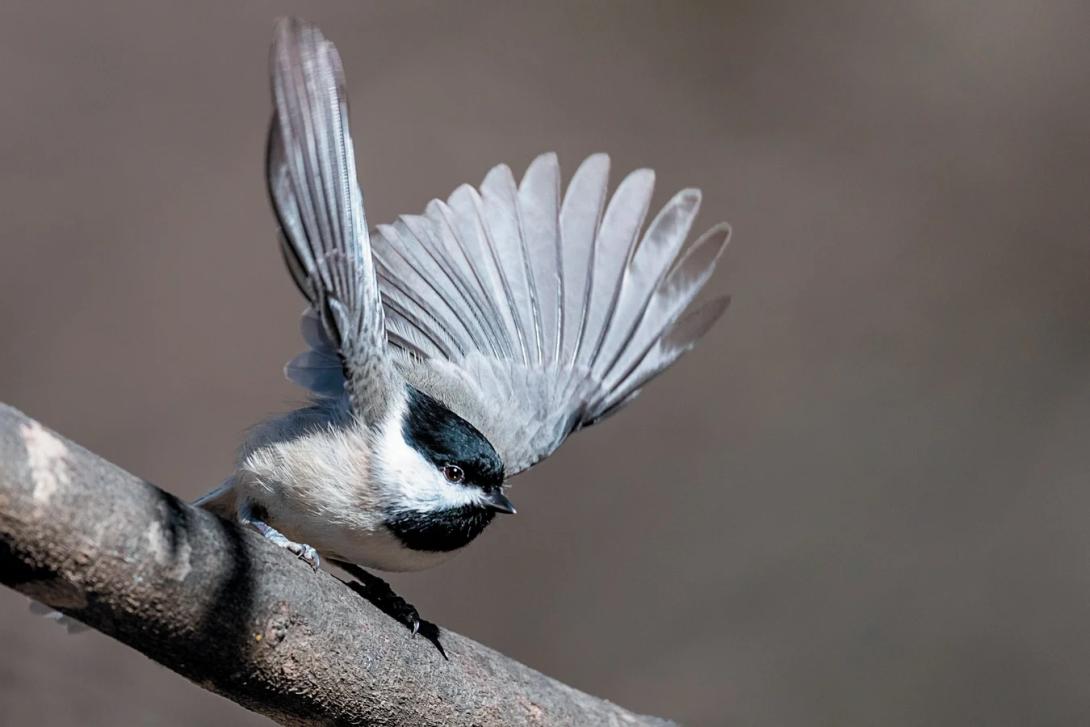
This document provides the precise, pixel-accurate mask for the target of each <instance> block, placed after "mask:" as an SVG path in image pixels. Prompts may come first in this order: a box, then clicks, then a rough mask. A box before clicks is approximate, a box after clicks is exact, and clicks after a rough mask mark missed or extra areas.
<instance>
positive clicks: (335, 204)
mask: <svg viewBox="0 0 1090 727" xmlns="http://www.w3.org/2000/svg"><path fill="white" fill-rule="evenodd" d="M270 66H271V72H272V91H273V103H274V106H275V111H274V114H273V119H272V125H271V127H270V129H269V142H268V156H267V165H268V167H267V172H268V184H269V193H270V196H271V197H272V201H273V206H274V208H275V209H276V214H277V218H278V219H279V222H280V230H281V233H282V234H281V244H282V250H283V252H284V258H285V260H286V262H287V264H288V268H289V270H290V271H291V273H292V277H293V278H294V279H295V282H296V284H297V285H298V286H299V288H300V290H302V291H303V293H304V295H306V297H307V299H308V300H309V301H310V306H311V308H310V309H309V310H308V312H307V314H305V315H304V318H303V332H304V336H305V337H306V338H307V341H308V343H310V344H311V346H312V348H313V349H314V350H312V351H309V352H308V353H306V354H303V356H300V357H298V358H296V359H294V360H293V361H292V362H291V363H289V364H288V368H287V372H288V376H289V378H291V379H292V380H294V381H297V382H299V383H302V384H303V385H305V386H307V387H308V388H311V389H312V390H314V391H315V392H316V393H318V394H321V395H329V396H343V395H345V394H346V393H347V395H348V398H349V400H350V402H351V405H352V407H353V410H354V411H356V413H357V414H359V415H360V416H361V417H362V418H363V420H364V421H365V422H366V423H368V424H375V423H377V422H378V421H379V420H380V419H381V418H382V417H383V415H384V412H385V407H386V405H387V402H388V401H389V400H390V399H391V397H390V396H389V393H390V390H391V387H393V386H396V376H397V374H396V372H395V369H394V367H393V366H392V364H391V363H390V358H389V355H388V352H387V346H386V330H385V322H384V316H383V308H382V301H381V298H380V293H379V287H378V282H377V280H376V277H375V266H374V263H373V261H372V259H371V243H370V240H369V237H368V232H367V222H366V220H365V219H364V213H363V196H362V193H361V192H360V187H359V183H358V181H357V179H356V162H355V156H354V152H353V149H352V138H351V136H350V134H349V128H348V102H347V98H346V95H345V84H344V72H343V70H342V68H341V61H340V58H339V56H338V55H337V50H336V48H334V46H333V44H332V43H330V42H329V41H327V40H326V39H325V38H324V37H323V36H322V34H321V32H320V31H319V30H318V29H317V28H315V27H314V26H311V25H309V24H306V23H303V22H302V21H299V20H296V19H285V20H282V21H280V22H279V24H278V25H277V28H276V39H275V41H274V42H273V47H272V55H271V58H270Z"/></svg>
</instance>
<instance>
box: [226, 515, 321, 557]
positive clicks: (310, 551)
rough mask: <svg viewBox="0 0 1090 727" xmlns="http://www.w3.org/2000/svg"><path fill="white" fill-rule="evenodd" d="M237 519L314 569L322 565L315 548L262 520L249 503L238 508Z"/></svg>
mask: <svg viewBox="0 0 1090 727" xmlns="http://www.w3.org/2000/svg"><path fill="white" fill-rule="evenodd" d="M238 519H239V522H241V523H243V524H245V525H249V526H250V527H251V528H253V529H254V530H256V531H257V532H259V533H261V535H262V536H264V537H265V538H266V539H267V540H269V541H271V542H272V543H273V544H274V545H279V546H280V547H281V548H284V549H285V550H287V551H288V552H290V553H294V554H295V556H296V557H297V558H299V560H301V561H303V562H304V563H306V564H307V565H309V566H310V567H311V568H313V569H314V570H315V571H317V570H318V568H319V567H320V566H321V565H322V559H321V557H320V556H319V555H318V551H317V550H315V549H314V548H312V547H311V546H309V545H307V544H305V543H296V542H295V541H294V540H290V539H289V538H288V537H287V536H286V535H284V534H283V533H282V532H280V531H279V530H277V529H276V528H274V527H273V526H272V525H269V524H268V523H267V522H265V521H264V520H262V519H261V517H260V516H259V514H258V512H257V509H256V508H255V507H253V506H252V505H250V504H249V503H247V504H246V505H243V506H242V507H241V508H239V511H238Z"/></svg>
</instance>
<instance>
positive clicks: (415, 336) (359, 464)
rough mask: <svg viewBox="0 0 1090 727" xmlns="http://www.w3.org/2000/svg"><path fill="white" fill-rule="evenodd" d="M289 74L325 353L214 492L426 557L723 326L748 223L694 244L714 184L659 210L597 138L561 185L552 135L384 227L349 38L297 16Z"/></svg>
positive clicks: (294, 215)
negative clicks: (298, 398) (721, 284)
mask: <svg viewBox="0 0 1090 727" xmlns="http://www.w3.org/2000/svg"><path fill="white" fill-rule="evenodd" d="M270 71H271V80H272V83H271V85H272V99H273V109H274V110H273V114H272V121H271V124H270V126H269V132H268V144H267V149H266V174H267V184H268V192H269V198H270V200H271V203H272V207H273V210H274V212H275V217H276V222H277V226H278V229H279V239H280V247H281V251H282V253H283V257H284V260H285V263H286V265H287V268H288V270H289V272H290V274H291V277H292V279H293V280H294V282H295V284H296V286H297V287H298V288H299V290H300V291H301V292H302V294H303V296H304V297H305V298H306V301H307V306H306V310H305V312H304V313H303V316H302V321H301V331H302V337H303V339H304V341H305V343H306V344H307V350H306V351H305V352H304V353H302V354H300V355H299V356H297V357H296V358H294V359H292V360H291V361H290V362H289V363H288V364H287V366H286V367H285V372H286V375H287V377H288V379H290V380H291V381H293V382H295V383H296V384H299V385H300V386H302V387H303V388H305V389H306V390H307V391H308V392H309V398H308V401H307V404H306V406H303V407H302V408H299V409H297V410H294V411H291V412H288V413H286V414H283V415H280V416H276V417H273V418H272V419H270V420H268V421H265V422H264V423H262V424H260V425H258V426H256V427H255V428H253V430H252V431H251V432H250V434H249V436H248V437H247V438H246V441H245V442H244V443H243V444H242V446H241V447H240V449H239V454H238V458H237V466H236V469H235V471H234V472H233V473H232V474H231V476H230V477H229V478H227V480H225V481H224V482H223V484H222V485H220V486H219V487H217V488H216V489H214V490H213V491H211V492H209V493H208V494H207V495H205V496H203V497H201V498H200V499H198V500H197V501H196V502H195V504H196V505H198V506H201V507H203V508H206V509H208V510H211V511H213V512H215V513H218V514H220V515H222V516H224V517H228V518H233V519H235V520H237V521H239V522H240V523H243V524H244V525H246V526H249V527H252V528H253V529H255V530H257V531H258V532H259V533H261V534H262V535H263V536H265V537H266V538H268V539H269V540H271V541H272V542H273V543H275V544H277V545H279V546H282V547H284V548H286V549H287V550H289V551H290V552H292V553H294V554H295V555H296V556H298V557H299V558H301V559H303V560H304V561H306V562H307V563H309V564H310V565H311V566H312V567H314V568H315V569H317V568H318V567H319V565H320V563H321V562H322V559H323V558H326V559H329V560H331V561H333V562H334V563H336V564H349V565H353V566H356V567H358V568H371V569H376V570H381V571H415V570H421V569H424V568H429V567H432V566H435V565H438V564H439V563H442V562H443V561H445V560H447V559H448V558H450V557H451V556H452V555H454V554H456V553H458V552H459V551H461V550H462V549H464V548H465V547H466V546H467V545H468V544H469V543H470V542H471V541H473V540H474V539H475V538H476V537H477V536H479V535H480V534H481V533H482V531H484V530H485V529H486V528H487V526H488V525H489V524H490V523H491V522H492V521H493V520H494V519H495V517H496V516H498V515H501V514H511V513H514V512H515V506H514V504H512V502H511V500H510V499H509V498H508V496H507V491H508V488H509V480H510V478H512V477H513V476H515V475H517V474H519V473H520V472H522V471H524V470H526V469H528V468H530V467H532V466H533V465H535V464H537V463H538V462H540V461H541V460H543V459H544V458H546V457H548V456H549V455H550V454H552V453H553V452H554V451H555V450H556V449H557V448H558V447H559V446H560V445H561V443H562V442H563V441H564V440H565V439H566V438H567V437H568V436H569V435H571V434H572V433H574V432H576V431H578V430H580V429H583V428H585V427H588V426H591V425H593V424H595V423H597V422H600V421H601V420H603V419H604V418H606V417H608V416H610V415H611V414H613V413H615V412H616V411H618V410H619V409H621V408H623V407H625V406H626V405H627V404H629V403H630V402H631V401H632V400H633V399H634V398H635V397H636V396H637V395H638V394H639V393H640V391H641V389H642V388H643V387H644V386H645V385H646V384H647V383H648V382H649V381H650V380H651V379H652V378H654V377H656V376H657V375H659V374H660V373H662V372H663V371H664V370H665V369H666V368H667V367H669V366H670V365H671V364H673V363H674V362H675V361H676V360H677V359H678V358H679V357H680V356H681V355H682V354H684V353H685V352H687V351H688V350H690V349H691V348H692V347H693V346H694V345H695V344H696V342H697V341H698V340H699V339H700V338H701V337H702V336H703V335H704V334H705V333H706V332H707V331H708V330H709V329H710V328H711V326H712V324H713V323H715V321H716V320H717V319H718V318H719V317H720V316H721V314H722V313H723V311H724V310H725V309H726V308H727V304H728V302H729V300H730V299H729V297H727V296H721V297H716V298H714V299H712V300H710V301H709V302H706V303H703V304H700V305H695V304H694V301H695V299H696V297H697V294H698V293H699V292H700V291H701V289H702V288H703V287H704V286H705V284H706V283H707V281H708V280H709V278H710V277H711V275H712V272H713V271H714V269H715V266H716V263H717V261H718V260H719V258H720V256H721V254H722V252H723V250H724V248H725V247H726V245H727V242H728V240H729V237H730V227H729V225H727V224H725V223H722V224H718V225H716V226H714V227H712V228H711V229H710V230H708V231H707V232H706V233H704V234H703V235H701V236H700V237H699V238H698V239H697V240H696V241H695V243H693V244H692V245H690V246H688V247H686V246H685V242H686V239H687V238H688V236H689V232H690V230H691V227H692V225H693V222H694V219H695V217H696V215H697V213H698V211H699V208H700V203H701V193H700V191H699V190H697V189H691V188H690V189H684V190H682V191H680V192H678V193H677V194H676V195H675V196H674V197H673V198H672V199H670V200H669V202H667V203H666V204H665V206H664V207H663V208H662V209H661V211H659V212H658V213H657V214H656V215H655V216H654V217H653V218H652V219H651V221H650V222H649V223H648V224H647V226H646V228H644V222H645V220H646V218H647V215H648V212H649V209H650V201H651V197H652V194H653V191H654V173H653V172H652V171H651V170H648V169H639V170H636V171H634V172H632V173H631V174H629V175H627V176H626V177H625V178H624V179H623V181H621V182H620V184H619V185H618V187H617V188H616V190H615V191H614V192H613V194H612V196H610V195H609V194H608V192H609V167H610V160H609V157H608V156H606V155H605V154H594V155H591V156H590V157H588V158H587V159H586V160H585V161H583V162H582V163H581V164H580V165H579V167H578V169H577V170H576V171H575V173H574V175H573V176H572V177H571V179H570V181H569V182H568V184H567V187H566V189H565V190H564V191H563V194H562V193H561V192H562V190H561V186H562V185H561V177H560V168H559V162H558V159H557V156H556V155H555V154H552V153H547V154H542V155H541V156H538V157H537V158H535V159H534V160H533V161H532V162H531V163H530V165H529V167H528V168H527V170H526V172H525V174H524V176H523V177H522V179H521V181H518V182H516V180H515V178H514V176H513V174H512V172H511V170H510V168H509V167H508V166H506V165H499V166H496V167H495V168H493V169H492V170H491V171H489V172H488V173H487V175H486V176H485V177H484V180H483V182H482V183H481V184H480V185H479V186H478V187H473V186H471V185H462V186H460V187H458V188H457V189H456V190H454V192H453V193H452V194H450V195H449V196H448V197H447V198H446V199H445V200H442V199H436V200H433V201H432V202H430V203H429V204H427V205H426V207H425V210H424V211H423V212H422V213H421V214H408V215H402V216H401V217H399V218H398V219H397V220H396V221H395V222H393V223H392V224H379V225H377V226H375V227H374V228H369V227H368V222H367V218H366V216H365V212H364V203H363V202H364V198H363V193H362V191H361V187H360V185H359V181H358V176H357V171H356V158H355V151H354V146H353V142H352V137H351V134H350V129H349V114H348V98H347V92H346V82H345V75H344V71H343V68H342V64H341V60H340V57H339V55H338V53H337V50H336V48H335V46H334V45H333V43H332V42H330V41H329V40H327V39H326V38H325V36H324V35H323V34H322V33H321V31H320V30H319V29H318V28H317V27H316V26H315V25H312V24H310V23H308V22H306V21H303V20H301V19H298V18H285V19H282V20H280V21H278V23H277V26H276V31H275V37H274V41H273V44H272V49H271V53H270ZM410 608H411V607H410ZM411 618H412V619H413V620H415V618H416V617H415V612H414V613H413V614H412V616H411ZM414 633H415V628H414Z"/></svg>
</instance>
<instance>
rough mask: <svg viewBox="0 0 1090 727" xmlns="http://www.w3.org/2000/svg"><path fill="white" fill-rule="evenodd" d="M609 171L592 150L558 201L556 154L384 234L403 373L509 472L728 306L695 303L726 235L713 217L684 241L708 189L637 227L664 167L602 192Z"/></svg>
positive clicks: (504, 170)
mask: <svg viewBox="0 0 1090 727" xmlns="http://www.w3.org/2000/svg"><path fill="white" fill-rule="evenodd" d="M608 175H609V159H608V157H606V156H605V155H602V154H599V155H594V156H591V157H590V158H588V159H587V160H586V161H584V162H583V163H582V165H581V166H580V167H579V169H578V171H576V173H575V175H574V176H573V178H572V180H571V182H570V184H569V185H568V188H567V191H566V193H565V194H564V195H563V197H561V188H560V170H559V166H558V163H557V158H556V156H555V155H554V154H544V155H542V156H540V157H538V158H537V159H535V160H534V161H533V163H532V164H531V165H530V167H529V169H528V170H527V171H526V174H525V176H524V177H523V179H522V181H521V183H518V184H516V182H515V179H514V177H513V176H512V174H511V171H510V169H508V167H506V166H502V165H501V166H498V167H496V168H494V169H492V171H490V172H489V173H488V175H487V176H486V177H485V179H484V182H483V183H482V184H481V186H480V188H479V189H474V188H473V187H470V186H468V185H464V186H462V187H459V188H458V189H457V190H455V192H454V193H453V194H452V195H451V196H450V197H449V198H448V199H447V200H446V201H445V202H443V201H440V200H435V201H433V202H431V203H430V204H429V205H428V206H427V209H426V211H425V213H424V214H423V215H406V216H402V217H401V218H400V219H399V220H398V221H397V222H395V223H394V224H392V225H379V227H378V228H377V234H376V235H374V243H373V244H374V252H375V261H376V266H377V272H378V281H379V287H380V289H381V293H382V300H383V303H384V305H385V309H386V329H387V332H388V335H389V341H390V343H391V344H392V345H393V346H394V347H396V348H398V349H401V350H402V351H405V352H408V353H409V354H411V360H412V361H414V362H416V363H414V364H412V365H406V366H405V368H406V377H407V378H408V379H409V381H410V382H411V383H413V384H414V385H416V386H418V388H421V389H423V390H426V391H428V392H429V393H431V394H432V395H433V396H436V397H437V398H439V399H440V400H442V401H444V402H445V403H447V405H448V406H450V407H451V408H452V409H454V410H455V411H456V412H457V413H459V414H461V415H462V416H463V417H465V418H466V419H468V420H469V421H470V422H471V423H473V424H474V425H476V426H477V427H478V429H480V430H481V431H482V432H483V433H484V434H485V435H486V436H487V437H488V438H489V439H490V441H491V442H492V444H493V445H494V446H495V447H496V449H497V451H498V452H499V453H500V455H501V457H503V459H504V463H505V466H506V469H507V474H508V475H512V474H515V473H516V472H519V471H521V470H523V469H525V468H527V467H529V466H531V465H532V464H534V463H536V462H537V461H539V460H541V459H543V458H544V457H546V456H548V455H549V454H550V453H552V452H553V451H554V450H555V449H556V448H557V447H558V446H559V445H560V443H561V442H562V441H563V440H564V439H565V438H566V437H567V436H568V435H569V434H570V433H571V432H573V431H575V430H577V429H580V428H582V427H585V426H589V425H591V424H593V423H595V422H597V421H599V420H600V419H602V418H603V417H605V416H607V415H609V414H610V413H612V412H614V411H616V410H617V409H618V408H620V407H621V406H623V405H624V404H626V403H627V402H629V401H631V400H632V398H633V397H635V395H636V394H637V393H638V392H639V390H640V387H642V386H643V385H644V384H646V383H647V382H648V381H649V380H650V379H651V378H653V377H654V376H656V375H658V374H659V373H661V372H662V371H663V370H664V369H665V368H666V367H668V366H669V365H670V364H672V363H673V362H674V361H675V360H676V359H677V358H678V357H679V356H681V355H682V354H683V353H684V352H686V351H688V350H689V349H690V348H692V346H693V345H694V344H695V343H696V341H697V340H698V339H699V338H700V337H701V336H702V335H703V334H704V333H705V332H706V331H707V330H708V328H709V327H710V326H711V325H712V323H714V322H715V320H716V319H717V318H718V317H719V316H720V314H722V312H723V310H724V309H725V308H726V305H727V302H728V299H727V298H718V299H715V300H712V301H711V302H709V303H707V304H705V305H703V306H700V307H697V308H696V309H695V310H693V311H689V312H687V309H688V308H689V306H690V303H692V302H693V300H694V298H695V297H696V295H697V293H698V292H699V291H700V289H701V288H702V287H703V286H704V284H705V283H706V282H707V280H708V278H709V277H710V275H711V273H712V271H713V269H714V267H715V264H716V261H717V260H718V258H719V255H720V253H721V252H722V251H723V248H724V247H725V245H726V242H727V239H728V236H729V227H728V226H727V225H726V224H721V225H717V226H716V227H713V228H712V229H711V230H709V231H708V232H706V233H705V234H704V235H703V236H701V237H700V238H699V239H698V240H697V241H696V242H695V243H694V244H693V245H692V246H690V247H689V248H688V250H686V251H685V252H682V247H683V246H684V243H685V240H686V238H687V236H688V234H689V229H690V227H691V226H692V223H693V220H694V218H695V217H696V214H697V211H698V209H699V206H700V192H699V191H698V190H695V189H686V190H682V191H681V192H679V193H678V194H677V195H675V196H674V198H673V199H671V200H670V201H669V202H668V203H667V204H666V206H665V207H664V208H663V209H662V211H660V212H659V213H658V214H657V215H656V216H655V217H654V219H653V220H652V221H651V223H650V224H649V225H648V227H647V229H646V231H644V232H643V233H642V234H641V228H642V226H643V222H644V219H645V217H646V215H647V212H648V207H649V204H650V201H651V195H652V191H653V187H654V174H653V173H652V172H651V171H650V170H638V171H636V172H633V173H632V174H630V175H629V176H628V177H626V178H625V179H624V181H622V182H621V184H620V186H619V187H618V188H617V190H616V192H615V193H614V194H613V197H612V198H611V199H609V200H608V203H607V192H608Z"/></svg>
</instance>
